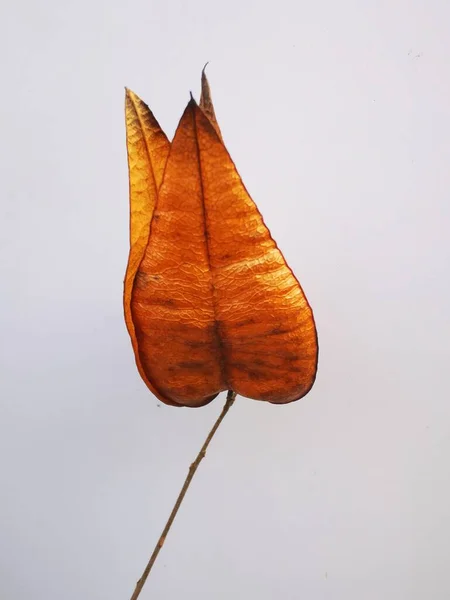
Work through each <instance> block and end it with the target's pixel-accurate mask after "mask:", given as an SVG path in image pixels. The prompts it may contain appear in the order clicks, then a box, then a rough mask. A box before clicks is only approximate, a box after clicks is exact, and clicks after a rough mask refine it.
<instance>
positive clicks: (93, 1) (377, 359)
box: [0, 0, 450, 600]
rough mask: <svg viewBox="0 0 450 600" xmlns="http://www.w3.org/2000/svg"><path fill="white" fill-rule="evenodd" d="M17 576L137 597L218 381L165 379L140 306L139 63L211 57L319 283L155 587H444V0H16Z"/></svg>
mask: <svg viewBox="0 0 450 600" xmlns="http://www.w3.org/2000/svg"><path fill="white" fill-rule="evenodd" d="M0 23H1V25H0V29H1V35H0V47H1V48H0V49H1V56H2V69H1V72H2V74H1V80H0V86H1V96H0V133H1V141H0V205H1V209H0V210H1V217H0V227H1V235H0V244H1V251H0V262H1V273H0V277H1V295H0V331H1V334H0V347H1V350H0V370H1V372H0V375H1V379H0V381H1V383H0V386H1V400H0V401H1V414H0V474H1V494H0V597H1V598H2V599H5V600H61V599H63V600H116V599H117V600H126V599H127V598H129V597H130V595H131V593H132V590H133V588H134V584H135V582H136V580H137V579H138V577H139V576H140V575H141V572H142V570H143V568H144V566H145V564H146V562H147V560H148V557H149V555H150V552H151V550H152V548H153V545H154V543H155V541H156V539H157V537H158V535H159V533H160V531H161V529H162V526H163V524H164V522H165V519H166V518H167V516H168V514H169V512H170V509H171V507H172V504H173V501H174V499H175V497H176V494H177V493H178V490H179V488H180V486H181V483H182V480H183V479H184V477H185V475H186V472H187V469H188V466H189V464H190V462H191V461H192V459H193V458H194V456H195V454H196V452H197V450H198V449H199V447H200V445H201V443H202V441H203V439H204V437H205V435H206V433H207V431H208V430H209V428H210V426H211V425H212V423H213V421H214V420H215V418H216V417H217V415H218V413H219V412H220V409H221V406H222V403H223V401H224V397H223V395H222V397H219V398H218V399H217V400H216V401H214V402H213V403H212V404H210V405H209V406H207V407H205V408H202V409H196V410H193V409H176V408H172V407H168V406H165V405H161V403H160V402H157V400H156V399H155V398H154V397H153V396H152V395H151V394H150V392H149V391H148V390H147V388H146V387H145V385H144V384H143V382H142V381H141V379H140V377H139V375H138V372H137V370H136V367H135V364H134V357H133V353H132V349H131V344H130V341H129V338H128V335H127V332H126V329H125V325H124V322H123V315H122V281H123V276H124V271H125V266H126V261H127V252H128V174H127V165H126V151H125V131H124V116H123V108H124V86H128V87H130V88H131V89H132V90H134V91H135V92H136V93H138V94H139V95H140V96H141V97H142V98H143V99H144V100H145V101H147V103H148V104H149V105H150V106H151V108H152V110H154V112H155V114H156V116H157V118H158V119H159V121H160V123H161V125H162V126H163V128H164V129H165V130H166V132H167V133H168V135H169V136H170V137H171V136H172V135H173V132H174V130H175V127H176V125H177V122H178V119H179V118H180V116H181V113H182V111H183V109H184V107H185V105H186V103H187V102H188V100H189V91H191V90H192V92H193V93H194V95H195V96H196V97H197V98H198V96H199V84H200V72H201V68H202V67H203V65H204V63H205V62H206V61H207V60H209V61H210V65H209V67H208V69H209V78H210V83H211V86H212V91H213V98H214V101H215V105H216V112H217V116H218V119H219V122H220V126H221V128H222V132H223V135H224V139H225V142H226V144H227V146H228V149H229V151H230V153H231V155H232V157H233V159H234V161H235V162H236V164H237V166H238V169H239V171H240V173H241V175H242V177H243V179H244V181H245V183H246V186H247V188H248V189H249V191H250V193H251V194H252V196H253V198H254V200H255V201H256V203H257V204H258V206H259V208H260V210H261V212H262V213H263V215H264V218H265V220H266V222H267V224H268V226H269V227H270V229H271V231H272V234H273V236H274V238H275V239H276V240H277V242H278V244H279V246H280V248H281V249H282V250H283V252H284V254H285V256H286V259H287V261H288V263H289V264H290V266H291V267H292V268H293V270H294V272H295V273H296V275H297V276H298V278H299V279H300V281H301V283H302V286H303V287H304V289H305V292H306V294H307V296H308V299H309V301H310V303H311V305H312V307H313V309H314V312H315V317H316V321H317V326H318V331H319V342H320V363H319V372H318V378H317V382H316V384H315V386H314V388H313V390H312V391H311V393H310V394H309V395H308V396H306V397H305V398H304V399H302V400H301V401H299V402H296V403H293V404H290V405H288V406H273V405H269V404H265V403H261V402H255V401H252V400H248V399H242V398H240V399H238V400H237V402H236V404H235V406H234V407H233V409H232V410H231V412H230V413H229V415H228V416H227V418H226V420H225V421H224V423H223V425H222V428H221V429H220V430H219V433H218V434H217V437H216V438H215V439H214V441H213V444H212V446H211V448H210V451H209V452H208V454H207V457H206V459H205V461H204V462H203V463H202V465H201V468H200V470H199V472H198V474H197V477H196V479H195V480H194V483H193V486H192V488H191V489H190V491H189V493H188V496H187V497H186V500H185V503H184V505H183V507H182V509H181V511H180V513H179V516H178V518H177V520H176V522H175V525H174V527H173V530H172V532H171V533H170V536H169V538H168V539H167V542H166V546H165V547H164V549H163V551H162V552H161V554H160V558H159V559H158V562H157V563H156V565H155V568H154V571H153V573H152V575H151V577H150V579H149V581H148V583H147V585H146V588H145V590H144V593H143V594H142V598H143V600H145V599H147V598H148V599H154V600H157V599H158V600H175V599H177V600H178V599H179V598H185V599H192V600H194V599H195V600H210V599H214V600H225V599H227V600H228V599H229V598H234V599H236V600H247V599H251V600H253V599H255V600H256V599H257V600H278V599H281V600H297V599H302V600H327V599H330V600H331V599H332V600H379V599H383V600H422V599H427V600H428V599H430V598H432V599H433V600H448V598H449V597H450V578H449V572H448V567H449V564H448V560H449V556H450V468H449V457H450V406H449V391H450V385H449V361H450V344H449V335H450V322H449V303H450V285H449V269H450V239H449V237H450V234H449V231H450V229H449V228H450V203H449V188H450V169H449V167H450V108H449V107H450V76H449V52H450V43H449V39H450V38H449V34H450V4H449V3H448V2H447V1H446V0H441V1H438V0H434V1H430V0H427V1H425V0H423V1H419V0H417V1H416V0H414V1H413V0H411V1H406V0H404V1H402V0H377V1H375V0H373V1H361V0H353V1H352V0H341V1H340V2H334V1H332V0H328V1H326V0H324V1H322V2H320V1H319V2H315V3H314V2H304V1H302V0H301V1H296V0H278V1H277V2H268V1H266V0H259V1H257V0H254V1H251V0H228V1H226V2H224V1H223V2H214V1H211V0H210V1H209V2H207V1H206V0H191V1H181V0H178V1H176V0H159V1H155V0H146V1H145V0H140V1H136V0H128V1H126V2H125V1H117V0H109V1H106V0H105V1H104V2H101V1H99V0H89V1H88V0H78V1H71V2H61V1H60V0H58V1H57V0H43V2H33V1H31V0H28V1H24V0H18V1H15V2H4V3H3V4H2V8H1V18H0Z"/></svg>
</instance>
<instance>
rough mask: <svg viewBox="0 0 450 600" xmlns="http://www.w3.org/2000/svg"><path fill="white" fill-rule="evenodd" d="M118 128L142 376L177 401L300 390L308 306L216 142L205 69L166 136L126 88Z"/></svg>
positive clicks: (309, 349) (309, 375)
mask: <svg viewBox="0 0 450 600" xmlns="http://www.w3.org/2000/svg"><path fill="white" fill-rule="evenodd" d="M126 125H127V148H128V165H129V176H130V256H129V261H128V267H127V272H126V276H125V289H124V309H125V320H126V324H127V327H128V331H129V333H130V336H131V340H132V344H133V349H134V352H135V356H136V363H137V366H138V369H139V372H140V374H141V376H142V378H143V379H144V381H145V383H146V384H147V386H148V387H149V388H150V390H151V391H152V392H153V393H154V394H155V395H156V396H157V397H158V398H159V399H160V400H162V401H163V402H165V403H167V404H171V405H176V406H191V407H196V406H202V405H205V404H207V403H208V402H210V401H211V400H213V398H215V397H216V395H217V394H218V393H219V392H221V391H222V390H233V392H235V393H237V394H240V395H242V396H246V397H249V398H254V399H256V400H266V401H269V402H272V403H276V404H283V403H287V402H292V401H294V400H297V399H299V398H301V397H302V396H304V395H305V394H306V393H307V392H308V391H309V390H310V389H311V387H312V385H313V383H314V379H315V375H316V369H317V353H318V346H317V335H316V329H315V324H314V318H313V314H312V311H311V308H310V306H309V304H308V302H307V300H306V297H305V295H304V293H303V291H302V288H301V287H300V284H299V282H298V281H297V279H296V278H295V276H294V274H293V273H292V271H291V269H290V268H289V267H288V265H287V264H286V261H285V260H284V257H283V255H282V253H281V252H280V250H279V249H278V247H277V245H276V243H275V242H274V240H273V239H272V237H271V235H270V232H269V230H268V228H267V227H266V225H265V223H264V221H263V218H262V216H261V214H260V213H259V211H258V209H257V207H256V205H255V203H254V202H253V200H252V199H251V198H250V196H249V194H248V192H247V190H246V188H245V186H244V184H243V183H242V180H241V178H240V176H239V174H238V172H237V170H236V167H235V165H234V163H233V161H232V159H231V157H230V155H229V154H228V151H227V149H226V147H225V145H224V143H223V141H222V136H221V132H220V129H219V126H218V124H217V120H216V117H215V113H214V107H213V104H212V100H211V93H210V89H209V85H208V82H207V79H206V76H205V74H204V72H203V74H202V96H201V101H200V106H199V105H197V103H196V102H195V100H194V99H193V98H191V100H190V101H189V103H188V104H187V107H186V109H185V111H184V113H183V115H182V117H181V120H180V122H179V125H178V127H177V130H176V132H175V136H174V139H173V141H172V143H171V144H170V143H169V142H168V140H167V138H166V136H165V134H164V133H163V131H162V130H161V128H160V126H159V124H158V122H157V121H156V119H155V118H154V116H153V114H152V113H151V111H150V110H149V108H148V107H147V106H146V105H145V104H144V103H143V102H142V100H140V99H139V98H138V97H137V96H136V95H135V94H133V92H131V91H129V90H127V93H126Z"/></svg>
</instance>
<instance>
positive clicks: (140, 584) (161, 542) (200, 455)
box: [130, 390, 236, 600]
mask: <svg viewBox="0 0 450 600" xmlns="http://www.w3.org/2000/svg"><path fill="white" fill-rule="evenodd" d="M235 398H236V394H235V392H233V391H232V390H229V391H228V394H227V400H226V402H225V405H224V407H223V409H222V412H221V413H220V415H219V418H218V419H217V421H216V422H215V423H214V426H213V428H212V429H211V431H210V432H209V434H208V437H207V438H206V440H205V443H204V444H203V446H202V449H201V450H200V452H199V453H198V455H197V458H196V459H195V460H194V462H193V463H192V464H191V466H190V467H189V473H188V474H187V477H186V480H185V482H184V484H183V487H182V488H181V492H180V494H179V496H178V498H177V501H176V502H175V506H174V507H173V509H172V512H171V513H170V517H169V519H168V521H167V523H166V526H165V527H164V529H163V532H162V534H161V537H160V538H159V540H158V542H157V544H156V546H155V549H154V550H153V554H152V555H151V557H150V560H149V561H148V564H147V566H146V567H145V570H144V572H143V574H142V577H141V578H140V579H139V581H138V582H137V584H136V588H135V590H134V592H133V595H132V596H131V599H130V600H137V598H138V597H139V594H140V593H141V591H142V588H143V587H144V584H145V582H146V580H147V577H148V575H149V573H150V571H151V569H152V567H153V565H154V563H155V560H156V558H157V556H158V554H159V551H160V550H161V548H162V547H163V545H164V542H165V541H166V537H167V534H168V533H169V530H170V528H171V527H172V523H173V522H174V519H175V517H176V516H177V512H178V509H179V508H180V506H181V503H182V502H183V498H184V496H185V495H186V492H187V491H188V488H189V486H190V484H191V481H192V478H193V477H194V475H195V472H196V470H197V469H198V466H199V464H200V463H201V461H202V460H203V458H204V457H205V454H206V450H207V449H208V446H209V443H210V442H211V440H212V439H213V437H214V434H215V433H216V431H217V430H218V428H219V425H220V424H221V423H222V421H223V419H224V417H225V415H226V414H227V412H228V411H229V409H230V408H231V406H232V405H233V402H234V400H235Z"/></svg>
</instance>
